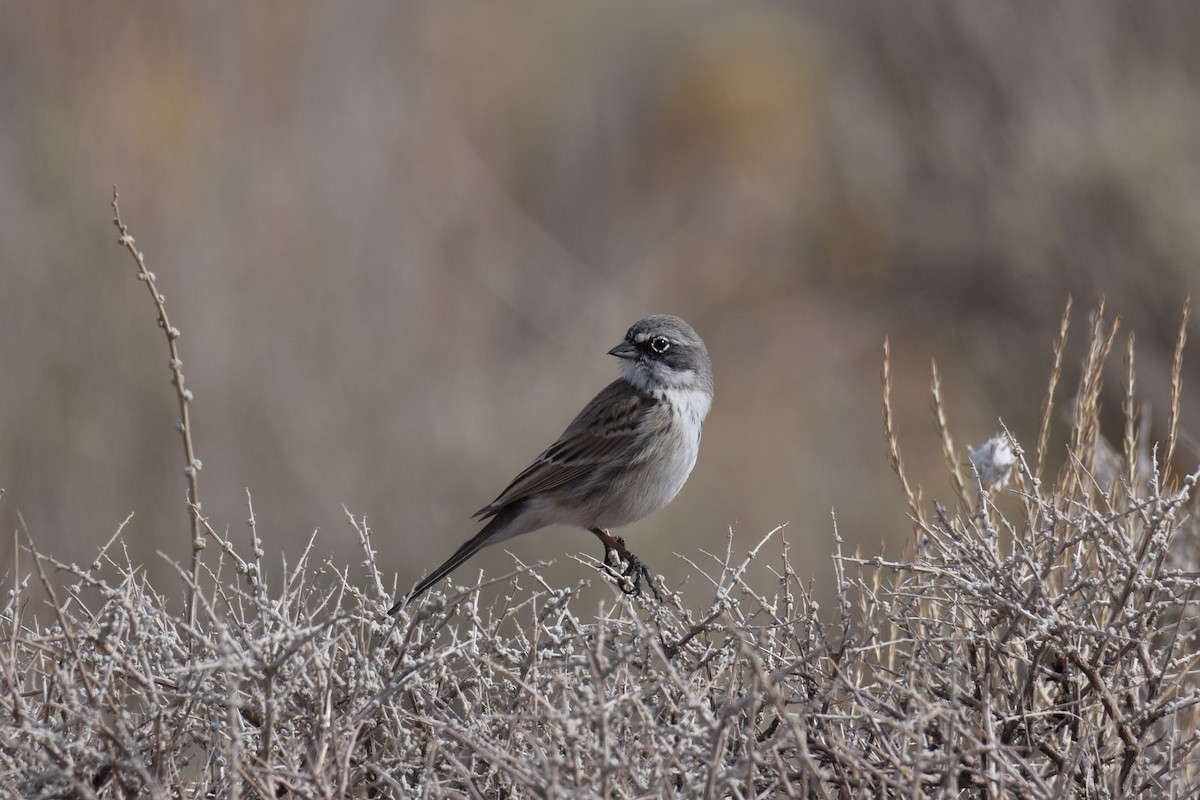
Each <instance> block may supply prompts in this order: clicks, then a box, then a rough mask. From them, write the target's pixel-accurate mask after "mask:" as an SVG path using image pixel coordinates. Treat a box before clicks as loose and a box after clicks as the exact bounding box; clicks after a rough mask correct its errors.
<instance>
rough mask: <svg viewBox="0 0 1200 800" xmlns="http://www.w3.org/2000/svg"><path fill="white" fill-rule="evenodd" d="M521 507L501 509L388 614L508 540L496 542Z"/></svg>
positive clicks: (513, 506)
mask: <svg viewBox="0 0 1200 800" xmlns="http://www.w3.org/2000/svg"><path fill="white" fill-rule="evenodd" d="M519 505H520V504H514V505H511V506H506V507H504V508H502V509H500V513H498V514H497V515H496V516H494V517H492V518H491V519H490V520H489V521H488V524H487V525H484V526H483V530H481V531H480V532H479V533H477V534H475V536H474V537H472V538H471V539H469V540H467V541H466V542H465V543H464V544H463V546H462V547H460V548H458V549H457V550H455V551H454V555H452V556H450V557H449V558H448V559H446V563H444V564H442V565H441V566H440V567H438V568H437V569H435V570H434V571H433V572H431V573H429V576H428V577H426V578H425V580H423V581H421V582H420V583H418V584H417V585H416V587H415V588H414V589H413V590H412V591H411V592H409V593H408V596H407V597H405V598H402V599H400V600H398V601H396V605H394V606H392V607H391V609H390V610H389V611H388V613H389V614H395V613H396V612H397V611H399V610H400V609H401V608H404V606H406V605H408V604H409V603H411V602H412V601H413V600H416V599H417V598H418V597H420V596H421V595H423V594H424V593H425V592H426V591H427V590H428V589H429V587H430V586H433V585H434V584H435V583H437V582H438V581H440V580H441V579H442V578H444V577H446V576H447V575H449V574H450V573H451V572H453V571H454V570H456V569H458V568H459V567H460V566H461V565H462V563H463V562H464V561H466V560H467V559H468V558H470V557H471V556H473V555H475V554H476V553H478V552H479V551H480V550H482V549H483V548H485V547H487V546H488V545H489V544H492V542H493V541H503V540H504V539H507V538H508V537H507V536H505V537H503V538H501V539H499V540H496V539H495V536H496V534H497V533H499V532H500V530H501V529H502V528H504V527H506V526H507V525H508V524H509V523H511V522H512V521H513V520H514V519H515V518H516V517H517V515H518V514H519V513H520V511H521V509H520V508H519V507H516V506H519Z"/></svg>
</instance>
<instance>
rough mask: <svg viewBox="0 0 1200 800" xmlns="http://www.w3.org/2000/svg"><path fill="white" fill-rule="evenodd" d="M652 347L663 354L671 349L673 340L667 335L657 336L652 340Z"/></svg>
mask: <svg viewBox="0 0 1200 800" xmlns="http://www.w3.org/2000/svg"><path fill="white" fill-rule="evenodd" d="M650 349H651V350H653V351H654V352H655V353H657V354H658V355H660V356H661V355H662V354H663V353H665V352H667V351H668V350H670V349H671V340H670V339H668V338H667V337H665V336H655V337H654V338H653V339H651V340H650Z"/></svg>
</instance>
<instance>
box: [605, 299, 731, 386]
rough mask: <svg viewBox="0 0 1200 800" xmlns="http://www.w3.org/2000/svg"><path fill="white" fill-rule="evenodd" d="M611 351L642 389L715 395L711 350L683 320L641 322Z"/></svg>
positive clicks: (660, 317)
mask: <svg viewBox="0 0 1200 800" xmlns="http://www.w3.org/2000/svg"><path fill="white" fill-rule="evenodd" d="M608 352H609V354H610V355H614V356H617V357H618V358H620V359H621V366H622V368H623V369H624V371H625V378H626V379H627V380H628V381H629V382H630V383H633V384H635V385H637V386H639V387H641V388H642V389H645V390H647V391H653V390H656V389H695V390H700V391H703V392H706V393H707V394H708V395H709V396H712V393H713V374H712V362H711V361H710V360H709V357H708V348H707V347H705V346H704V340H703V339H701V338H700V335H699V334H697V333H696V331H695V330H694V329H693V328H692V326H691V325H688V324H687V323H686V322H684V321H683V320H681V319H680V318H679V317H675V316H672V315H670V314H654V315H652V316H649V317H645V318H644V319H640V320H638V321H637V322H635V323H633V325H632V326H631V327H630V328H629V331H628V332H627V333H626V334H625V340H624V341H623V342H621V343H620V344H619V345H617V346H616V347H614V348H613V349H612V350H609V351H608Z"/></svg>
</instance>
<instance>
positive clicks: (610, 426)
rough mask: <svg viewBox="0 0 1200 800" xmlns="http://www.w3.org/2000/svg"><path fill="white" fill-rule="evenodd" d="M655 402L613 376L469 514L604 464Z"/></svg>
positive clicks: (631, 438) (633, 439) (630, 440)
mask: <svg viewBox="0 0 1200 800" xmlns="http://www.w3.org/2000/svg"><path fill="white" fill-rule="evenodd" d="M658 402H659V401H658V400H656V399H655V398H654V397H653V396H651V395H647V394H642V393H641V392H639V391H638V390H637V389H636V388H635V387H634V386H633V385H632V384H630V383H629V382H628V381H626V380H622V379H618V380H615V381H613V382H612V383H610V384H609V385H608V386H606V387H605V388H604V389H603V391H601V392H600V394H598V395H596V396H595V397H594V398H592V402H590V403H588V404H587V405H586V406H584V409H583V411H580V412H579V416H577V417H575V419H574V421H572V422H571V424H570V425H568V426H567V429H566V430H565V431H563V434H562V436H560V437H558V441H556V442H555V443H554V444H552V445H550V447H548V448H547V449H546V451H545V452H544V453H542V454H541V455H540V456H538V457H537V458H536V459H535V460H534V462H533V463H532V464H530V465H529V466H528V467H526V468H525V469H524V471H522V472H521V474H520V475H518V476H517V477H516V478H514V479H513V482H512V483H510V484H509V485H508V488H507V489H505V490H504V491H503V492H501V493H500V496H499V497H497V498H496V499H495V500H493V501H492V502H491V503H489V504H488V505H487V506H485V507H483V508H481V509H480V510H479V511H477V512H475V517H477V518H484V517H489V516H491V515H492V514H495V513H496V512H497V511H499V510H500V509H501V508H503V507H504V506H506V505H508V504H509V503H513V502H516V501H517V500H522V499H524V498H526V497H529V496H531V495H534V494H537V493H538V492H544V491H547V490H549V489H554V488H557V487H559V486H562V485H564V484H567V483H570V482H571V481H573V480H576V479H578V478H581V477H583V476H585V475H587V474H588V473H590V472H592V471H593V470H595V469H596V468H597V467H598V466H600V465H603V464H606V463H609V462H610V461H611V460H612V459H613V457H614V456H616V455H617V454H619V453H623V452H625V451H626V450H628V449H629V448H631V447H633V446H635V445H636V443H637V441H638V431H639V429H640V428H641V425H642V422H643V421H644V420H645V419H646V417H647V415H648V414H649V413H650V412H651V410H652V409H653V408H654V407H655V406H656V405H658Z"/></svg>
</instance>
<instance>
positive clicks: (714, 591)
mask: <svg viewBox="0 0 1200 800" xmlns="http://www.w3.org/2000/svg"><path fill="white" fill-rule="evenodd" d="M139 258H140V257H139ZM139 263H140V261H139ZM1068 320H1069V307H1068V313H1067V314H1066V315H1064V319H1063V327H1062V334H1061V336H1060V338H1059V341H1058V342H1057V344H1056V346H1055V349H1054V354H1055V355H1054V367H1053V369H1052V378H1051V387H1050V391H1049V392H1048V394H1047V397H1046V400H1045V402H1044V412H1043V425H1042V429H1041V431H1040V434H1039V439H1038V442H1037V443H1036V448H1035V451H1034V454H1033V457H1032V458H1031V459H1030V458H1028V457H1027V453H1026V451H1025V450H1024V449H1023V448H1022V447H1021V444H1020V443H1018V442H1017V441H1015V439H1013V438H1012V437H1011V436H1010V435H1009V434H1008V433H1007V432H1005V433H1004V434H1003V435H1002V436H1001V437H999V438H998V439H996V440H994V441H993V442H992V443H991V444H990V446H989V447H984V448H979V449H978V450H975V451H972V452H971V458H970V459H968V458H965V457H964V456H965V454H963V453H961V452H960V451H959V449H958V448H957V447H956V446H955V445H954V443H953V441H952V440H951V437H950V435H949V432H948V427H947V424H946V418H945V414H944V411H943V405H942V399H941V392H940V383H939V380H938V376H937V372H936V369H935V372H934V385H933V397H934V411H935V419H936V422H937V426H938V429H939V431H940V432H941V434H942V437H943V442H944V446H945V452H946V455H947V469H948V474H949V476H950V480H951V485H952V487H953V502H952V503H950V504H949V505H943V504H941V503H937V502H934V503H927V502H926V501H925V500H924V499H923V498H922V496H921V493H920V489H919V488H917V487H916V486H915V484H914V483H912V482H911V481H910V480H909V478H908V476H907V475H906V474H905V470H904V464H903V460H902V458H901V456H900V448H899V446H898V444H897V439H896V434H895V431H894V428H893V426H892V422H891V419H892V418H891V413H890V407H889V404H888V401H887V392H886V389H887V387H889V386H890V373H889V368H888V363H887V360H886V358H885V371H884V383H885V402H884V409H885V414H884V416H885V422H886V434H887V439H888V444H889V448H890V454H891V461H892V464H893V467H894V468H895V470H896V472H897V474H898V476H899V477H900V479H901V485H902V486H903V488H904V491H905V492H906V494H907V496H908V499H909V503H910V511H911V514H912V517H913V523H914V529H915V536H914V543H913V547H912V548H911V550H912V552H911V554H910V555H909V556H908V557H907V558H906V559H905V560H902V561H885V560H883V559H882V558H881V557H876V558H862V557H858V556H854V557H851V556H847V555H845V554H843V553H842V552H841V550H840V540H838V539H837V538H836V533H835V552H834V554H833V561H832V563H833V571H834V575H835V581H836V587H837V603H836V604H835V606H834V607H833V608H832V609H829V610H828V612H822V610H821V609H819V608H818V605H817V603H816V602H814V600H813V599H812V596H811V594H810V592H809V590H808V587H807V586H806V583H805V581H806V580H807V575H808V574H809V573H810V572H811V570H812V567H811V566H809V565H806V566H805V567H803V568H802V569H798V568H797V567H796V565H793V564H792V563H791V562H790V560H789V551H788V547H787V541H786V537H785V532H784V531H783V530H782V529H780V530H776V531H772V532H771V533H769V534H767V535H766V536H765V537H764V538H763V539H762V540H761V541H760V542H758V544H756V545H755V546H754V547H753V548H752V549H751V550H750V551H749V552H748V553H746V554H745V555H744V556H743V555H735V548H734V543H733V541H732V538H731V539H730V541H729V546H728V549H727V550H726V551H725V552H724V553H722V554H717V555H705V556H704V557H702V558H701V557H697V558H696V559H695V560H694V561H692V562H690V563H691V565H692V567H693V568H694V573H695V576H697V577H696V579H694V581H693V582H696V581H697V580H700V579H702V580H703V581H706V582H707V585H708V586H709V587H710V591H711V601H710V602H708V604H707V606H706V607H705V608H703V610H700V611H695V610H693V609H691V608H690V607H689V604H688V603H687V602H685V598H684V597H683V596H682V595H681V594H679V593H675V594H670V597H669V600H668V601H667V602H666V603H664V604H661V605H660V604H657V603H654V602H652V601H650V600H648V599H646V598H627V597H625V596H623V595H621V594H620V592H618V591H617V590H616V589H614V592H613V595H612V600H611V602H606V603H604V604H602V605H601V606H600V607H599V608H598V609H596V610H595V611H594V612H593V611H592V610H584V609H581V608H579V607H578V604H577V603H574V602H573V600H574V599H575V597H576V592H575V589H573V588H566V589H557V588H554V587H551V586H549V585H547V584H546V583H545V581H544V580H542V579H541V578H540V576H539V574H538V571H537V569H536V568H531V567H526V566H524V565H521V566H519V568H518V570H517V571H516V572H515V573H514V574H513V575H509V576H504V577H503V578H500V579H497V580H495V581H492V582H491V583H493V584H494V583H497V582H499V583H504V582H507V590H506V591H504V592H502V593H501V594H500V596H499V597H497V598H496V599H494V600H493V601H491V602H490V603H489V602H485V601H484V596H485V593H483V592H481V591H480V590H481V588H482V587H480V586H475V587H468V588H461V589H455V590H453V591H451V592H450V593H449V594H443V593H439V592H434V593H432V594H431V595H429V596H428V597H427V598H425V599H423V600H422V601H421V602H420V603H418V604H416V605H414V606H412V607H410V608H408V609H406V610H405V611H404V612H402V613H401V615H400V616H399V618H397V619H392V618H389V617H388V616H386V614H385V613H384V609H386V608H387V606H388V604H389V603H390V601H391V599H392V595H393V593H394V590H393V591H389V590H388V587H387V586H386V585H385V581H384V579H383V577H382V576H381V575H380V574H379V573H378V571H377V570H376V568H375V561H374V552H373V550H372V546H371V538H370V531H369V529H368V528H367V526H366V524H365V523H364V522H363V521H361V520H357V519H355V518H354V517H352V516H351V517H350V522H351V525H352V527H353V529H354V530H355V531H356V532H357V535H358V538H359V541H360V543H361V546H362V550H363V554H364V562H363V569H362V570H360V571H357V572H354V573H352V572H351V571H350V570H348V569H339V568H337V567H335V566H334V565H332V564H327V565H324V566H323V567H322V566H320V565H316V564H313V563H311V562H310V560H309V555H308V553H307V552H305V553H302V554H301V555H300V557H299V559H298V560H297V561H296V563H295V564H284V565H283V568H282V569H281V570H280V571H279V573H278V574H277V575H274V576H272V575H268V570H267V569H266V567H265V566H264V564H263V549H262V543H261V541H260V540H259V539H258V536H257V533H256V531H255V529H254V524H253V519H254V517H253V509H252V508H251V513H250V521H251V527H250V535H249V537H248V541H247V542H246V543H244V544H241V545H239V544H238V543H236V542H234V541H232V540H231V539H230V538H228V537H227V535H225V534H222V533H220V532H218V531H217V530H216V529H214V527H213V526H212V525H210V524H209V522H208V520H207V519H206V518H205V517H204V516H202V515H201V514H200V510H199V508H198V506H197V505H196V504H193V506H192V509H193V513H194V521H195V523H196V525H197V529H198V530H199V536H198V541H197V544H196V545H195V547H196V549H195V553H196V554H198V555H197V557H196V558H195V559H194V560H193V562H192V563H191V564H189V565H181V566H180V568H179V575H180V581H181V586H182V589H183V591H181V592H180V591H176V592H173V593H171V594H169V595H164V594H162V593H160V592H159V591H157V590H155V588H154V587H152V586H150V585H148V584H147V582H146V581H145V580H144V578H143V576H142V572H141V570H140V569H139V566H138V565H137V564H134V563H131V562H130V560H129V559H128V558H124V557H122V556H121V555H120V553H121V548H120V537H119V534H120V531H119V530H118V531H117V534H115V535H114V537H113V539H112V540H111V541H110V542H109V543H108V544H106V545H105V546H104V547H103V548H101V550H100V552H99V555H98V556H97V558H96V559H95V561H94V562H93V563H92V564H90V565H89V566H83V567H81V566H77V565H73V564H64V563H59V562H55V561H52V560H51V559H48V558H46V557H44V556H41V555H38V554H37V553H36V549H35V547H34V545H33V542H32V539H31V538H30V537H29V536H28V534H26V541H27V542H28V547H27V549H26V551H25V552H28V553H31V554H32V557H33V559H34V561H33V563H34V567H35V568H34V571H33V573H32V574H28V569H29V567H28V565H27V564H21V565H18V566H17V569H16V570H14V573H13V575H14V585H13V589H12V591H11V592H10V593H9V596H8V598H7V600H6V602H5V604H4V607H3V610H2V613H0V641H2V646H0V681H2V685H0V707H2V709H3V712H2V713H3V719H2V725H3V728H4V730H3V735H2V736H0V784H2V785H4V786H6V787H10V789H11V790H12V791H13V792H14V793H17V794H22V795H26V796H31V797H62V796H70V797H199V796H229V797H260V798H268V797H280V796H294V797H346V796H354V797H554V796H562V795H568V794H570V795H574V796H595V797H605V798H607V797H657V796H662V797H738V798H741V797H774V796H791V797H823V798H852V797H853V798H876V797H987V798H992V797H995V798H1000V797H1005V798H1008V797H1019V798H1062V797H1080V798H1092V797H1113V798H1117V797H1181V798H1182V797H1194V796H1196V795H1197V793H1198V792H1200V769H1198V766H1200V764H1198V758H1197V755H1196V745H1197V742H1198V741H1200V740H1198V739H1197V714H1196V703H1197V698H1198V697H1200V695H1198V693H1197V678H1196V668H1195V665H1196V661H1197V655H1196V651H1197V647H1196V625H1195V623H1194V621H1193V620H1194V618H1195V614H1194V613H1190V612H1189V610H1188V605H1189V603H1190V602H1191V599H1192V595H1193V593H1194V592H1195V590H1196V588H1197V586H1198V585H1200V565H1198V564H1197V563H1196V561H1197V553H1198V552H1200V548H1197V547H1196V546H1195V545H1194V541H1195V535H1196V532H1195V522H1194V520H1193V519H1192V518H1191V517H1190V515H1189V512H1190V504H1191V497H1192V494H1193V490H1194V487H1195V482H1196V478H1197V475H1196V474H1192V475H1188V476H1186V477H1183V478H1182V479H1177V478H1175V477H1173V475H1172V471H1171V468H1170V464H1171V460H1172V459H1171V453H1172V451H1173V449H1174V447H1175V442H1176V440H1177V438H1178V434H1177V431H1176V428H1177V425H1178V411H1177V408H1178V402H1177V401H1178V387H1179V385H1180V382H1179V370H1180V366H1179V365H1180V363H1181V362H1180V360H1179V359H1178V358H1177V359H1176V366H1175V387H1176V390H1175V401H1176V402H1175V403H1174V404H1173V408H1172V410H1171V412H1170V414H1169V418H1168V423H1167V429H1168V431H1167V439H1166V444H1165V449H1163V448H1159V447H1158V446H1155V445H1151V443H1150V442H1149V441H1148V436H1147V434H1146V431H1147V430H1148V426H1146V425H1145V424H1144V423H1143V420H1142V419H1141V415H1140V414H1139V411H1138V409H1137V407H1136V404H1135V392H1134V388H1135V385H1134V378H1135V372H1134V366H1133V361H1134V359H1133V341H1132V338H1130V339H1129V341H1128V346H1127V348H1126V365H1125V370H1124V377H1123V380H1124V382H1125V385H1126V387H1127V391H1126V404H1125V408H1124V412H1125V427H1124V431H1123V434H1122V438H1121V442H1120V444H1119V445H1111V444H1109V443H1108V441H1107V440H1106V439H1105V438H1103V436H1102V434H1101V430H1100V424H1099V397H1100V386H1101V383H1102V377H1103V371H1104V365H1105V363H1106V362H1107V360H1108V358H1109V355H1110V352H1111V350H1112V348H1113V344H1114V342H1115V341H1116V330H1117V325H1116V323H1115V322H1114V323H1111V324H1110V323H1108V322H1107V321H1106V320H1105V317H1104V313H1103V308H1101V309H1099V310H1098V311H1097V313H1096V314H1095V315H1094V319H1093V323H1092V325H1091V331H1090V336H1089V349H1088V356H1087V358H1086V360H1085V362H1084V364H1083V368H1082V380H1081V382H1080V385H1079V388H1078V391H1077V393H1076V395H1075V400H1074V401H1073V403H1072V405H1073V414H1072V423H1071V428H1070V436H1069V450H1068V459H1067V461H1066V462H1065V463H1064V464H1063V466H1062V467H1061V468H1060V469H1058V470H1057V474H1056V475H1055V477H1054V478H1053V479H1049V478H1046V477H1045V476H1044V474H1043V473H1044V472H1045V471H1046V470H1047V469H1048V467H1047V460H1048V455H1047V453H1048V449H1049V446H1048V441H1049V434H1048V432H1049V430H1050V426H1051V425H1050V423H1051V418H1052V415H1053V414H1054V412H1055V409H1056V408H1058V407H1059V403H1057V402H1056V397H1057V390H1058V384H1059V383H1060V376H1061V372H1062V362H1063V353H1064V349H1065V341H1066V336H1067V331H1068V327H1069V326H1068ZM1184 324H1185V325H1186V316H1185V323H1184ZM1182 344H1183V337H1182V335H1181V337H1180V348H1182ZM189 433H190V431H189ZM190 457H191V456H190V454H189V458H190ZM189 463H190V462H189ZM189 477H190V478H194V477H195V476H194V473H193V474H192V475H190V476H189ZM191 486H192V489H193V490H194V489H195V483H194V482H193V483H192V484H191ZM1006 486H1008V487H1011V488H1006ZM193 499H194V498H193ZM998 503H999V505H1001V506H1004V507H1006V508H1011V510H1009V511H1006V512H1003V513H1002V511H1001V509H1000V508H999V507H998V505H997V504H998ZM348 516H349V515H348ZM202 545H206V546H203V547H202ZM214 545H215V546H214ZM214 550H215V554H213V551H214ZM737 552H738V553H740V552H741V550H740V548H739V549H738V551H737ZM200 554H202V555H203V556H204V557H203V558H200V557H199V555H200ZM754 559H770V561H769V563H773V564H774V565H775V566H774V572H775V575H776V576H777V580H775V581H772V582H771V583H770V584H769V585H767V586H755V585H751V583H750V582H748V581H747V580H746V579H745V577H744V576H745V574H746V567H747V565H748V564H749V563H750V562H751V561H752V560H754ZM584 563H586V564H588V565H590V566H591V567H593V568H594V569H596V570H597V572H598V573H603V572H604V570H605V567H604V566H603V565H601V564H599V563H598V562H595V561H590V560H589V561H585V562H584ZM22 569H24V570H25V573H22V571H21V570H22ZM51 572H53V573H54V575H51V574H50V573H51ZM605 579H607V578H605ZM31 582H33V583H34V584H40V585H42V586H44V587H45V591H46V592H47V593H48V596H49V598H50V600H49V602H48V603H46V604H42V603H40V602H35V601H33V600H32V591H31V587H30V583H31ZM486 585H487V584H485V586H486ZM689 592H690V593H692V594H693V595H694V591H692V590H690V589H689ZM706 593H707V592H706ZM493 594H494V593H491V592H489V593H487V595H488V596H492V595H493ZM181 598H182V599H183V602H182V605H183V606H184V608H183V609H182V610H180V609H177V608H175V606H176V605H179V604H180V600H181ZM688 599H690V598H688Z"/></svg>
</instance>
